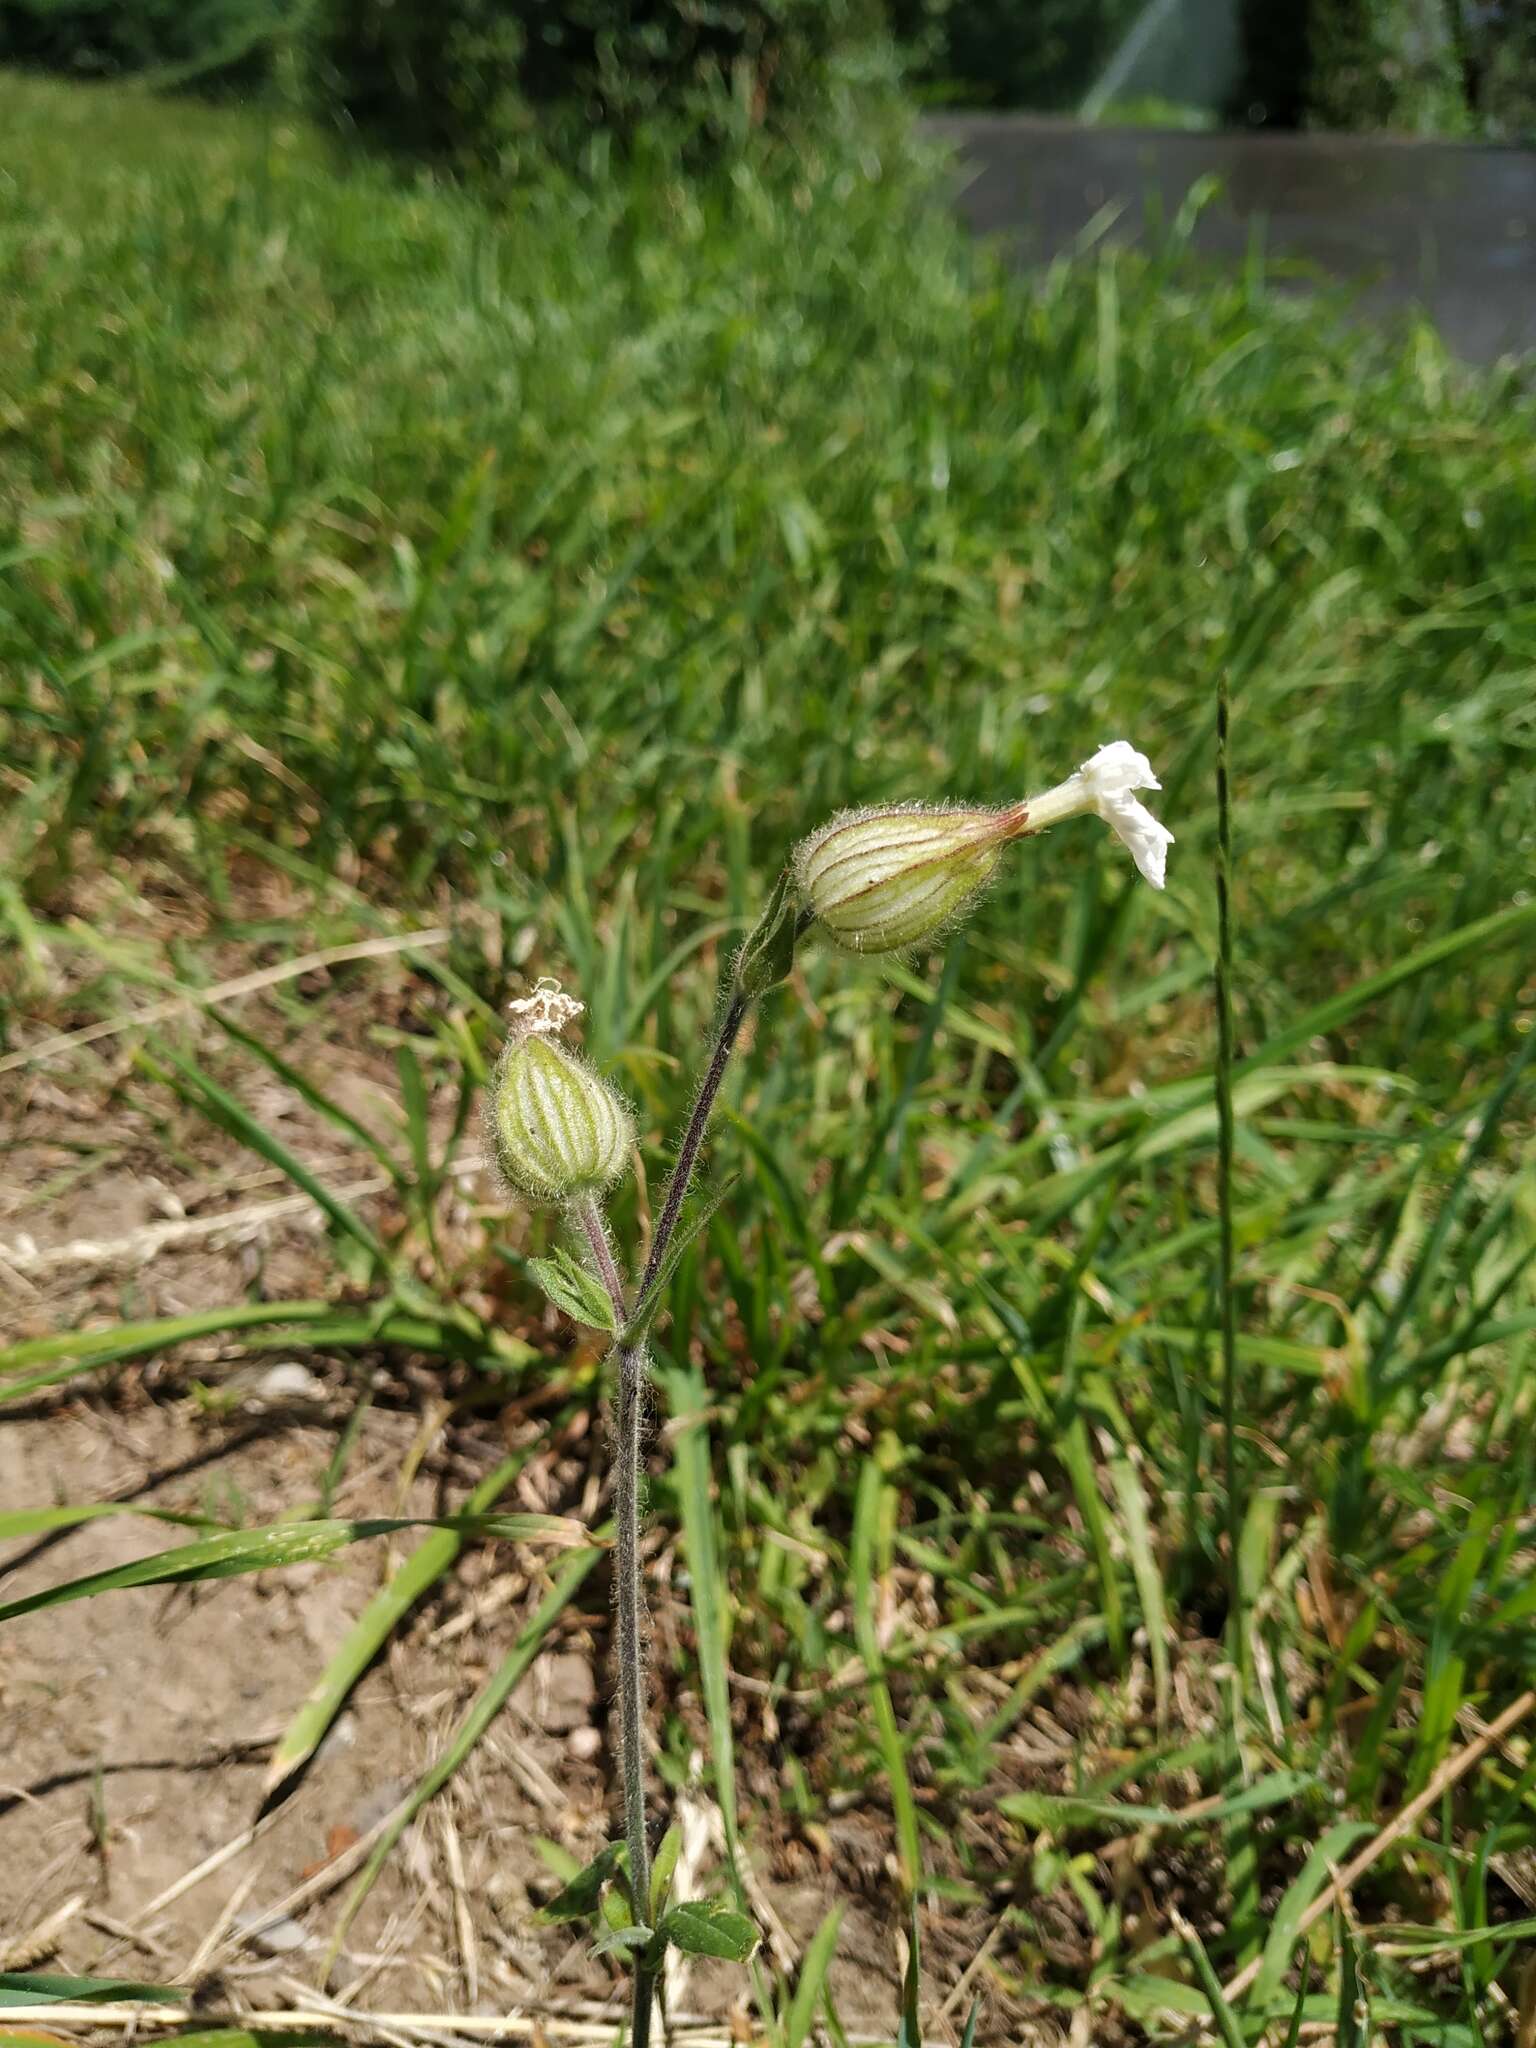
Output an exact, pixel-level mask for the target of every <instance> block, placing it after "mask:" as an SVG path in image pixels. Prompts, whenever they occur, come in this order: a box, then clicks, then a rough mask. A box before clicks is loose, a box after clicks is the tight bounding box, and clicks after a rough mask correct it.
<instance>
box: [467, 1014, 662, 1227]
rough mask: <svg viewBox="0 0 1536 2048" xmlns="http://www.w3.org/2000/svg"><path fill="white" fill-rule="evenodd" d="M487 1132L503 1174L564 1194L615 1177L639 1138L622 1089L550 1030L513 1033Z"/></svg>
mask: <svg viewBox="0 0 1536 2048" xmlns="http://www.w3.org/2000/svg"><path fill="white" fill-rule="evenodd" d="M486 1132H487V1136H488V1138H489V1140H490V1148H491V1152H492V1155H493V1156H494V1158H495V1161H496V1164H497V1166H498V1168H499V1169H500V1171H501V1176H502V1179H503V1180H504V1181H505V1182H506V1184H507V1186H508V1188H509V1189H511V1191H512V1192H513V1193H514V1194H516V1195H520V1196H522V1198H523V1199H524V1200H525V1201H529V1202H565V1201H569V1200H570V1199H571V1198H572V1197H573V1196H577V1195H589V1194H595V1193H596V1192H597V1191H598V1190H599V1189H601V1188H605V1187H607V1186H608V1185H609V1183H610V1182H611V1181H613V1180H615V1179H617V1177H618V1175H619V1174H620V1172H621V1171H622V1170H623V1166H624V1160H625V1155H626V1154H627V1153H628V1151H629V1148H630V1145H631V1144H632V1143H633V1141H634V1126H633V1124H632V1123H631V1121H630V1115H629V1110H628V1108H627V1107H626V1105H625V1103H624V1100H623V1097H622V1096H620V1095H619V1094H618V1093H617V1092H616V1091H615V1090H614V1089H612V1088H610V1087H609V1085H608V1083H607V1082H606V1081H605V1080H603V1079H602V1077H601V1076H600V1075H598V1074H595V1073H593V1071H592V1069H591V1068H590V1067H589V1066H588V1065H587V1064H586V1062H585V1061H584V1060H581V1059H578V1058H577V1056H576V1055H575V1053H571V1052H567V1051H566V1049H565V1048H564V1046H562V1045H560V1044H558V1043H557V1042H556V1041H555V1040H554V1039H553V1038H552V1037H550V1036H548V1035H547V1034H546V1033H544V1032H541V1031H538V1030H534V1031H530V1032H528V1033H527V1034H526V1035H523V1036H518V1035H514V1037H513V1038H512V1040H511V1042H510V1044H509V1045H508V1046H507V1049H506V1051H505V1052H504V1053H503V1054H502V1056H501V1060H500V1062H499V1064H498V1066H497V1068H496V1072H495V1074H494V1075H493V1076H492V1078H491V1090H490V1096H489V1099H488V1103H487V1114H486Z"/></svg>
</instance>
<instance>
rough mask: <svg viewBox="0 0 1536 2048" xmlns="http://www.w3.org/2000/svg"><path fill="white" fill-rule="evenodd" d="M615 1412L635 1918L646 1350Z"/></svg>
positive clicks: (638, 1912)
mask: <svg viewBox="0 0 1536 2048" xmlns="http://www.w3.org/2000/svg"><path fill="white" fill-rule="evenodd" d="M618 1369H619V1384H618V1395H617V1402H616V1413H615V1416H614V1450H613V1517H614V1525H615V1529H616V1532H617V1533H616V1541H615V1556H614V1572H615V1578H616V1581H617V1590H616V1595H615V1598H616V1604H617V1608H618V1620H619V1749H620V1754H621V1757H622V1759H623V1765H624V1837H625V1840H626V1841H627V1842H628V1844H629V1888H630V1898H631V1901H632V1903H633V1905H634V1910H635V1919H636V1920H637V1921H638V1922H641V1923H648V1922H649V1918H650V1889H651V1877H650V1870H651V1862H650V1843H649V1841H648V1840H647V1837H646V1831H645V1706H644V1693H645V1593H644V1589H643V1587H642V1585H641V1582H640V1485H641V1458H640V1447H641V1437H642V1435H643V1433H644V1426H645V1352H644V1349H643V1348H642V1347H641V1346H639V1345H629V1344H625V1345H621V1346H620V1347H619V1353H618ZM651 1989H652V1986H651V1978H650V1973H649V1971H647V1970H645V1969H643V1968H637V1969H636V1971H635V2015H634V2025H633V2027H632V2028H631V2032H630V2044H631V2048H645V2042H646V2040H647V2038H648V2036H649V2034H650V2031H651Z"/></svg>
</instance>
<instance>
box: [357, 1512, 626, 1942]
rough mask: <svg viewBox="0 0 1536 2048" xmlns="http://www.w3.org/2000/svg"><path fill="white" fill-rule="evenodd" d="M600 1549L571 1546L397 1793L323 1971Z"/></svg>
mask: <svg viewBox="0 0 1536 2048" xmlns="http://www.w3.org/2000/svg"><path fill="white" fill-rule="evenodd" d="M602 1555H603V1552H602V1551H601V1550H599V1549H596V1548H593V1549H590V1550H577V1551H574V1552H572V1554H571V1555H570V1556H569V1557H568V1558H566V1559H565V1560H564V1562H563V1563H562V1564H561V1566H560V1569H559V1570H558V1571H557V1572H556V1573H555V1575H554V1578H553V1580H552V1582H551V1584H550V1588H549V1591H548V1592H547V1593H546V1594H545V1595H544V1598H543V1599H542V1600H541V1601H540V1602H539V1604H538V1606H537V1607H536V1608H535V1609H534V1611H533V1613H532V1614H531V1615H529V1617H528V1619H527V1621H526V1622H525V1623H524V1624H523V1627H522V1629H521V1630H520V1631H519V1634H518V1637H517V1640H516V1642H515V1643H514V1644H513V1645H512V1647H511V1649H510V1650H509V1651H508V1652H507V1654H506V1656H505V1657H503V1659H502V1660H501V1663H500V1664H499V1665H498V1666H497V1668H496V1670H495V1671H494V1672H493V1673H492V1675H491V1676H490V1678H488V1679H487V1680H486V1682H485V1684H484V1685H483V1686H482V1687H481V1688H480V1691H479V1692H478V1693H477V1694H476V1695H475V1698H474V1701H473V1703H472V1704H471V1706H470V1708H469V1711H468V1712H467V1713H466V1714H465V1716H464V1718H463V1720H462V1721H460V1723H459V1725H458V1727H457V1728H456V1729H455V1730H454V1734H453V1739H452V1740H451V1741H450V1742H449V1744H448V1747H447V1748H446V1749H445V1750H444V1751H443V1753H442V1755H441V1756H440V1757H439V1758H438V1759H437V1761H436V1762H435V1763H434V1764H433V1765H432V1766H431V1767H430V1769H428V1770H427V1771H425V1772H424V1773H423V1774H422V1776H421V1777H420V1778H419V1779H418V1780H417V1782H416V1785H415V1787H414V1788H413V1790H412V1791H411V1792H410V1794H409V1795H408V1797H406V1798H405V1799H403V1800H402V1801H401V1802H400V1804H399V1805H398V1806H397V1807H396V1808H395V1810H394V1812H393V1813H392V1814H391V1815H390V1819H389V1825H388V1826H387V1827H386V1828H385V1830H384V1832H383V1834H382V1835H381V1836H380V1837H379V1839H378V1841H377V1842H376V1843H375V1844H374V1847H373V1853H372V1854H371V1855H370V1856H369V1858H368V1861H367V1863H366V1864H365V1865H364V1866H363V1870H362V1873H361V1875H360V1876H359V1877H358V1880H357V1882H356V1884H354V1885H353V1887H352V1889H351V1891H350V1892H348V1894H347V1899H346V1904H345V1905H344V1906H343V1907H342V1910H341V1915H340V1918H339V1919H338V1921H337V1923H336V1931H335V1933H334V1934H333V1935H332V1937H331V1945H330V1948H329V1950H328V1951H327V1955H326V1960H325V1971H329V1969H330V1966H331V1964H333V1963H334V1962H335V1960H336V1957H337V1955H338V1953H339V1952H340V1949H341V1944H342V1942H343V1941H344V1940H345V1939H346V1934H347V1929H348V1928H349V1927H350V1926H351V1925H352V1922H353V1920H354V1919H355V1918H356V1916H357V1913H358V1910H359V1908H360V1907H361V1906H362V1903H363V1901H364V1900H365V1899H366V1898H367V1896H368V1894H369V1892H370V1891H371V1890H372V1889H373V1885H374V1882H375V1880H376V1879H377V1877H378V1874H379V1872H380V1871H381V1870H382V1869H383V1868H384V1865H385V1863H386V1861H387V1860H388V1858H389V1854H390V1852H391V1850H392V1849H393V1848H394V1846H395V1844H396V1842H398V1841H399V1839H400V1837H401V1836H402V1835H403V1834H404V1833H405V1830H406V1829H407V1828H408V1827H409V1826H410V1824H411V1822H412V1821H413V1820H414V1819H415V1818H416V1816H417V1814H418V1813H420V1811H421V1809H422V1808H423V1807H424V1806H425V1805H426V1804H427V1803H428V1801H429V1800H432V1799H435V1798H436V1797H437V1795H438V1793H439V1792H441V1791H442V1789H443V1787H444V1786H445V1785H446V1784H447V1783H448V1782H449V1780H450V1779H451V1778H452V1777H453V1776H454V1774H455V1773H456V1772H457V1771H458V1769H459V1767H460V1766H461V1765H462V1764H463V1762H464V1760H465V1758H466V1757H468V1756H469V1755H470V1754H471V1753H472V1752H473V1750H474V1748H475V1745H476V1744H477V1743H478V1742H479V1740H480V1738H481V1736H482V1735H484V1733H485V1731H486V1729H487V1728H489V1727H490V1725H491V1723H492V1722H493V1721H494V1720H495V1718H496V1716H497V1715H498V1714H499V1713H500V1712H501V1709H502V1707H503V1706H504V1705H505V1703H506V1699H507V1695H508V1694H509V1693H510V1692H511V1691H512V1688H513V1687H514V1686H515V1685H516V1684H517V1682H518V1680H519V1679H520V1678H521V1677H522V1675H523V1673H524V1672H525V1671H526V1670H527V1669H528V1667H529V1665H530V1664H531V1663H532V1662H533V1660H534V1658H535V1657H536V1656H537V1655H538V1654H539V1651H540V1650H541V1649H542V1648H543V1646H544V1639H545V1637H546V1636H547V1635H548V1634H549V1632H550V1630H551V1629H552V1628H553V1627H554V1625H555V1623H556V1622H557V1621H558V1620H559V1619H560V1616H561V1615H562V1614H563V1613H564V1612H565V1610H566V1608H567V1607H568V1606H569V1604H570V1602H571V1601H572V1600H573V1599H574V1598H575V1596H576V1593H577V1591H578V1589H579V1588H580V1586H581V1584H582V1581H583V1580H584V1579H585V1578H586V1576H587V1574H588V1572H590V1571H591V1569H592V1567H593V1566H594V1565H595V1564H596V1563H597V1561H598V1559H599V1558H600V1557H601V1556H602ZM324 1974H325V1972H322V1975H324Z"/></svg>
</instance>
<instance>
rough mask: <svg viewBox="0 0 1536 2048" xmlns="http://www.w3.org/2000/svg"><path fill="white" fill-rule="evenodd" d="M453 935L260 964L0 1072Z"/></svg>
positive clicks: (88, 1029)
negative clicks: (322, 970) (326, 969)
mask: <svg viewBox="0 0 1536 2048" xmlns="http://www.w3.org/2000/svg"><path fill="white" fill-rule="evenodd" d="M451 936H452V935H451V934H450V933H449V932H448V931H446V930H444V929H443V928H442V927H441V926H434V927H432V928H430V929H428V930H425V931H419V932H404V933H402V934H400V936H398V937H394V938H381V939H359V940H358V941H357V943H356V944H355V945H350V946H327V947H326V948H325V949H324V950H323V951H321V952H318V953H302V954H300V955H299V956H298V957H297V958H296V959H293V960H284V961H281V962H280V963H279V964H278V965H277V966H275V967H260V968H257V969H255V971H254V972H252V973H250V974H237V975H236V976H235V978H234V980H233V981H221V982H219V983H217V984H216V985H215V986H214V987H213V988H205V989H193V990H189V991H188V992H187V993H186V994H184V995H179V996H171V997H169V998H167V1000H166V1001H165V1002H163V1003H151V1004H150V1005H149V1007H148V1008H147V1009H143V1010H135V1011H134V1012H133V1013H132V1015H131V1016H124V1017H104V1018H102V1020H101V1021H100V1022H99V1023H97V1024H87V1025H85V1026H83V1027H82V1028H81V1029H80V1030H79V1031H60V1032H57V1033H55V1035H54V1036H53V1037H52V1038H42V1039H39V1040H38V1042H37V1044H36V1045H23V1046H19V1047H18V1048H17V1050H16V1051H15V1052H8V1053H6V1054H5V1055H4V1056H3V1057H0V1074H10V1073H14V1072H15V1070H16V1069H17V1068H18V1067H28V1066H31V1065H32V1064H33V1063H34V1062H35V1061H37V1060H47V1059H53V1058H54V1057H55V1056H56V1055H57V1054H59V1053H64V1052H73V1051H74V1050H75V1048H76V1047H77V1046H82V1045H95V1044H96V1043H98V1041H99V1040H101V1039H103V1038H114V1037H116V1036H117V1034H118V1033H119V1032H122V1031H137V1030H142V1029H145V1028H147V1027H149V1026H152V1025H156V1024H167V1023H169V1022H170V1021H171V1020H172V1018H175V1017H184V1016H186V1015H187V1013H188V1012H189V1011H192V1010H205V1009H207V1008H208V1006H209V1005H210V1004H212V1003H228V1002H234V1001H235V1000H237V998H239V997H240V996H250V995H255V994H257V993H258V991H259V990H261V989H264V988H276V987H277V986H278V985H279V984H280V983H282V982H285V981H295V980H297V979H298V977H299V976H300V975H304V974H314V973H315V972H317V971H318V970H319V969H320V968H324V967H340V966H342V965H344V964H345V963H346V962H347V961H349V960H381V959H384V958H386V957H387V956H388V955H389V954H391V953H411V952H418V953H419V952H426V951H428V950H429V949H430V948H431V947H433V946H446V945H447V943H448V940H449V938H450V937H451Z"/></svg>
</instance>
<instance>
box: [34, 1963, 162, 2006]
mask: <svg viewBox="0 0 1536 2048" xmlns="http://www.w3.org/2000/svg"><path fill="white" fill-rule="evenodd" d="M186 1995H187V1994H186V1992H185V1991H184V1990H183V1991H178V1990H177V1989H176V1988H175V1986H174V1985H170V1984H136V1983H134V1982H133V1981H132V1980H131V1979H130V1978H127V1977H62V1976H56V1975H55V1974H54V1973H53V1972H52V1971H49V1970H3V1971H0V2006H19V2005H67V2004H74V2003H75V2002H76V2001H77V2000H78V2001H82V2002H87V2003H90V2004H95V2005H101V2004H105V2003H108V2002H110V2003H113V2004H116V2003H118V2002H119V2001H121V2000H128V1999H131V2000H134V2001H142V2002H145V2003H149V2004H154V2005H163V2004H166V2003H167V2002H170V2003H175V2002H177V2001H179V2000H181V1999H183V1998H185V1997H186Z"/></svg>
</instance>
